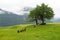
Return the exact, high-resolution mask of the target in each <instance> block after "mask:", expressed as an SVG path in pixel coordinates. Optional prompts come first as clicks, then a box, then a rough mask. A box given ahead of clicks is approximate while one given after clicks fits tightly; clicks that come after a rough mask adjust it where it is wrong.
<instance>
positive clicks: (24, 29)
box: [17, 27, 26, 33]
mask: <svg viewBox="0 0 60 40" xmlns="http://www.w3.org/2000/svg"><path fill="white" fill-rule="evenodd" d="M24 31H26V27H25V28H23V29H22V30H18V31H17V33H19V32H24Z"/></svg>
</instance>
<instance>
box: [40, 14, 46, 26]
mask: <svg viewBox="0 0 60 40" xmlns="http://www.w3.org/2000/svg"><path fill="white" fill-rule="evenodd" d="M41 21H42V23H41V25H45V24H46V23H44V16H43V15H41Z"/></svg>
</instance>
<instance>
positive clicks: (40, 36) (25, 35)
mask: <svg viewBox="0 0 60 40" xmlns="http://www.w3.org/2000/svg"><path fill="white" fill-rule="evenodd" d="M33 26H34V25H29V24H25V25H15V26H9V27H6V28H2V27H0V40H60V24H47V25H35V26H36V27H35V28H34V27H33ZM24 27H26V31H24V32H20V33H17V30H21V29H22V28H24Z"/></svg>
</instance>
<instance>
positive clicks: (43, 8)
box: [29, 3, 54, 20]
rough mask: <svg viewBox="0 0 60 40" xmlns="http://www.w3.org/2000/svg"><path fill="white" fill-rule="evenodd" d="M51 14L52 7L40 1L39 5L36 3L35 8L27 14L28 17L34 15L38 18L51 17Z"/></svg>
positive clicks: (33, 16)
mask: <svg viewBox="0 0 60 40" xmlns="http://www.w3.org/2000/svg"><path fill="white" fill-rule="evenodd" d="M53 16H54V12H53V9H52V8H51V7H49V6H48V5H45V4H44V3H42V4H41V5H40V6H39V5H37V6H36V8H35V9H33V10H32V11H30V14H29V17H30V18H32V19H34V18H35V17H36V18H37V19H38V20H42V19H43V20H45V19H51V18H53Z"/></svg>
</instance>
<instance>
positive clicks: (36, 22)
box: [35, 17, 38, 25]
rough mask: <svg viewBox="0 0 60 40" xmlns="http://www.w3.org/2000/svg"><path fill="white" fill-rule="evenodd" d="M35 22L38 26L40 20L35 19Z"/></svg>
mask: <svg viewBox="0 0 60 40" xmlns="http://www.w3.org/2000/svg"><path fill="white" fill-rule="evenodd" d="M35 22H36V25H38V20H37V18H36V17H35Z"/></svg>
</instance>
